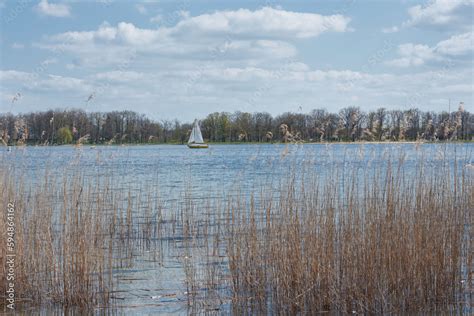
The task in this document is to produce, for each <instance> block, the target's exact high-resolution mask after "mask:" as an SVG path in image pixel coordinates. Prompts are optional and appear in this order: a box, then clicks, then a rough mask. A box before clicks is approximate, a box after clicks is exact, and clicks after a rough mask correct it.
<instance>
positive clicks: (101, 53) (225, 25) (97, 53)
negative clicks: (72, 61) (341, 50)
mask: <svg viewBox="0 0 474 316" xmlns="http://www.w3.org/2000/svg"><path fill="white" fill-rule="evenodd" d="M179 14H180V19H181V20H180V21H179V22H178V23H177V24H175V25H174V26H161V27H159V28H150V29H148V28H140V27H137V26H135V25H134V24H132V23H127V22H120V23H118V24H117V25H116V26H112V25H109V24H108V23H103V24H102V25H101V26H100V27H99V28H98V29H97V30H93V31H71V32H65V33H61V34H57V35H53V36H49V37H46V39H45V40H44V41H42V42H41V43H36V44H35V46H36V47H40V48H44V49H49V50H52V51H56V52H57V51H59V52H64V53H67V54H73V55H74V56H75V58H76V59H78V60H80V62H78V63H76V64H80V65H82V66H83V67H103V66H105V65H107V64H108V65H111V64H116V63H117V62H120V61H121V60H124V59H127V58H129V57H128V56H130V55H131V54H138V55H140V56H141V57H144V56H145V55H146V58H149V59H150V60H153V59H157V58H160V57H173V58H182V59H187V60H198V61H200V60H211V61H216V60H222V59H228V60H232V61H238V60H240V61H246V62H248V63H249V64H251V65H255V64H258V63H261V62H267V63H268V62H270V61H272V60H278V59H284V58H290V57H293V56H295V55H296V53H297V51H296V48H295V46H294V44H293V42H294V41H295V39H303V38H308V37H317V36H319V35H320V34H322V33H325V32H345V31H348V30H349V29H348V23H349V21H350V19H349V18H347V17H345V16H342V15H331V16H323V15H319V14H314V13H299V12H292V11H284V10H282V9H274V8H268V7H265V8H261V9H258V10H255V11H250V10H246V9H239V10H235V11H216V12H214V13H211V14H203V15H199V16H194V17H192V16H190V15H189V12H186V11H182V12H180V13H179ZM153 19H154V18H152V20H153ZM160 19H162V17H155V20H153V21H156V22H159V21H160ZM162 24H163V23H162Z"/></svg>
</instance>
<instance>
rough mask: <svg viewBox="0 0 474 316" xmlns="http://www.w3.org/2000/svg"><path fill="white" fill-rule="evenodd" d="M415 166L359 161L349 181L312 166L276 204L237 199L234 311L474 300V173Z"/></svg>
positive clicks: (403, 308)
mask: <svg viewBox="0 0 474 316" xmlns="http://www.w3.org/2000/svg"><path fill="white" fill-rule="evenodd" d="M416 164H417V165H416V166H414V168H411V169H409V170H407V169H406V168H405V167H407V166H406V165H404V162H403V157H401V158H400V160H399V161H395V164H394V162H389V163H388V164H387V165H385V166H380V167H375V168H364V167H363V168H361V169H360V170H357V169H354V170H351V171H349V173H350V174H351V175H350V176H349V177H347V178H346V181H345V183H344V184H341V183H342V182H341V181H340V180H341V179H342V174H343V173H344V172H345V171H344V170H340V169H338V170H334V169H333V170H326V172H328V173H329V174H331V176H330V177H325V178H321V177H320V176H318V174H317V173H314V172H307V173H306V175H307V176H306V177H304V178H303V179H299V180H298V179H297V177H295V176H294V175H293V176H290V177H289V178H288V179H287V180H288V181H286V183H285V184H283V185H282V186H281V190H280V192H279V199H278V200H277V201H276V202H275V199H273V198H272V197H271V195H268V194H266V195H263V196H260V201H261V202H260V203H258V204H257V203H255V202H253V201H251V202H250V203H249V204H247V205H242V203H241V202H240V200H237V201H234V202H233V203H232V204H231V205H230V206H229V208H228V214H229V216H228V218H229V220H228V222H227V231H228V232H229V235H228V237H227V251H228V258H229V269H230V273H231V279H232V292H233V298H232V301H233V311H234V312H236V313H238V314H240V313H255V312H259V313H271V314H273V313H283V314H287V313H288V314H295V313H305V314H315V313H321V312H327V311H337V312H344V313H346V312H348V313H352V312H357V313H401V312H409V311H411V312H419V311H435V310H437V311H448V310H450V309H451V310H452V309H453V308H456V309H458V310H462V308H463V305H464V306H465V304H468V305H469V304H470V306H472V303H473V302H472V296H470V295H472V293H470V294H467V293H466V291H469V290H468V288H469V285H472V284H473V283H472V270H470V269H472V267H473V261H472V245H470V244H469V242H470V236H472V231H473V227H472V214H473V213H474V212H473V210H474V190H473V189H472V188H473V177H472V176H470V175H468V174H466V169H465V168H463V167H462V166H457V165H454V166H450V165H449V164H447V163H446V164H437V166H436V168H432V167H429V166H427V164H425V163H424V161H423V160H420V161H417V162H416ZM308 174H309V176H308ZM347 179H349V180H347ZM466 269H467V270H468V271H466ZM468 273H469V274H468ZM466 278H467V279H466ZM464 285H467V290H466V287H465V286H464ZM471 292H472V289H471ZM466 300H468V301H467V302H466ZM469 300H470V301H469ZM471 308H472V307H471Z"/></svg>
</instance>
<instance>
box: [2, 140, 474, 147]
mask: <svg viewBox="0 0 474 316" xmlns="http://www.w3.org/2000/svg"><path fill="white" fill-rule="evenodd" d="M465 143H474V140H451V141H354V142H349V141H340V142H337V141H334V142H288V143H284V142H208V143H207V144H209V145H211V146H212V145H219V146H226V145H370V144H373V145H383V144H465ZM153 145H168V146H185V145H186V143H123V144H94V143H92V144H53V145H42V144H8V145H3V147H49V146H52V147H59V146H60V147H78V148H80V147H96V146H97V147H108V146H113V147H125V146H153Z"/></svg>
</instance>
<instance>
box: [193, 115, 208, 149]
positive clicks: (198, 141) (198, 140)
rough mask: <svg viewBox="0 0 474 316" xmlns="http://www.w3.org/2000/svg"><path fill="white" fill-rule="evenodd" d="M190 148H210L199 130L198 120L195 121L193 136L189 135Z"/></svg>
mask: <svg viewBox="0 0 474 316" xmlns="http://www.w3.org/2000/svg"><path fill="white" fill-rule="evenodd" d="M188 147H189V148H208V147H209V145H208V144H206V143H204V139H202V134H201V129H200V128H199V122H198V120H194V125H193V130H192V131H191V135H189V140H188Z"/></svg>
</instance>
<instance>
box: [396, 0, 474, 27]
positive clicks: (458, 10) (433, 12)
mask: <svg viewBox="0 0 474 316" xmlns="http://www.w3.org/2000/svg"><path fill="white" fill-rule="evenodd" d="M473 4H474V2H473V1H472V0H431V1H430V2H428V4H427V5H425V6H422V5H416V6H413V7H410V8H409V9H408V15H409V16H410V19H409V20H408V21H406V22H405V23H404V24H405V25H407V26H417V25H447V24H451V23H459V22H460V20H464V19H465V17H464V16H463V15H464V14H466V13H467V14H470V16H471V19H472V8H473ZM469 11H470V13H469Z"/></svg>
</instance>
